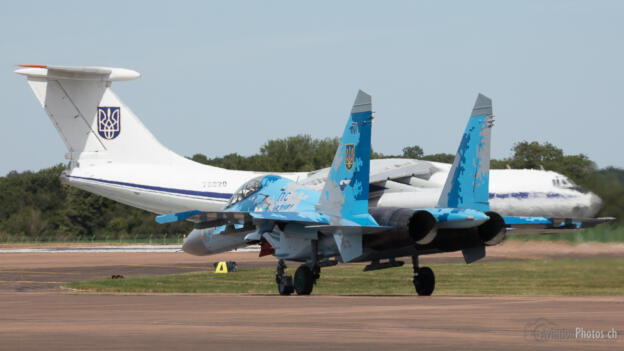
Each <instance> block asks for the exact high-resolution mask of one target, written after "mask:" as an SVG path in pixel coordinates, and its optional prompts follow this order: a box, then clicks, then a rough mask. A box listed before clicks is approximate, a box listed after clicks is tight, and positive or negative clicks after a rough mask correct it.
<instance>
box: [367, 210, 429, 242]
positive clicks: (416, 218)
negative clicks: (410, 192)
mask: <svg viewBox="0 0 624 351" xmlns="http://www.w3.org/2000/svg"><path fill="white" fill-rule="evenodd" d="M368 212H369V213H370V215H371V216H373V218H374V219H375V221H377V223H378V224H379V225H382V226H390V227H395V228H397V229H398V230H406V231H407V233H408V234H409V237H410V238H411V239H412V240H413V241H414V243H416V244H418V245H426V244H429V243H431V242H432V241H433V240H434V239H435V237H436V235H437V229H436V220H435V218H434V217H433V215H432V214H431V213H429V212H427V211H422V210H412V209H409V208H400V207H375V208H370V209H369V210H368Z"/></svg>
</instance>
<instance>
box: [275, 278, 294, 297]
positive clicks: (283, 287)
mask: <svg viewBox="0 0 624 351" xmlns="http://www.w3.org/2000/svg"><path fill="white" fill-rule="evenodd" d="M277 290H278V291H279V294H280V295H282V296H288V295H290V294H292V293H293V291H295V286H294V285H293V279H292V276H290V275H287V276H283V277H282V278H281V279H280V281H279V283H278V284H277Z"/></svg>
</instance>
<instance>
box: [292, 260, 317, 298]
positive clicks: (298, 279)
mask: <svg viewBox="0 0 624 351" xmlns="http://www.w3.org/2000/svg"><path fill="white" fill-rule="evenodd" d="M313 287H314V273H312V269H310V267H309V266H307V265H301V266H299V268H297V271H296V272H295V291H296V292H297V295H310V293H312V288H313Z"/></svg>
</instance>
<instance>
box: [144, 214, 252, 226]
mask: <svg viewBox="0 0 624 351" xmlns="http://www.w3.org/2000/svg"><path fill="white" fill-rule="evenodd" d="M184 220H186V221H190V222H194V223H202V224H204V225H205V226H206V227H217V226H220V225H223V224H228V223H231V224H244V223H247V222H251V221H252V220H253V217H251V216H250V215H249V213H247V212H223V211H222V212H204V211H199V210H192V211H184V212H178V213H169V214H165V215H161V216H157V217H156V222H158V223H160V224H165V223H172V222H178V221H184Z"/></svg>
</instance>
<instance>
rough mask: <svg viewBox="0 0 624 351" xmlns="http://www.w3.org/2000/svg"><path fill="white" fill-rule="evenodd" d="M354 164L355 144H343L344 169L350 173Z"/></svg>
mask: <svg viewBox="0 0 624 351" xmlns="http://www.w3.org/2000/svg"><path fill="white" fill-rule="evenodd" d="M353 162H355V144H345V168H346V169H347V171H350V170H351V168H353Z"/></svg>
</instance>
